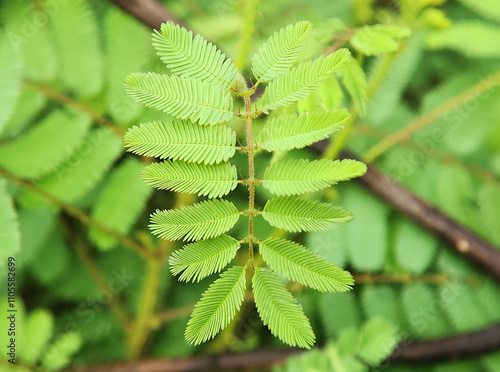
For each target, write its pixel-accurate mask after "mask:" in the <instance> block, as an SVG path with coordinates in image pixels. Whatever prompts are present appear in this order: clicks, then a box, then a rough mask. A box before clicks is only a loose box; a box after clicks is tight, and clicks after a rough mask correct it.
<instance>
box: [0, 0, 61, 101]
mask: <svg viewBox="0 0 500 372" xmlns="http://www.w3.org/2000/svg"><path fill="white" fill-rule="evenodd" d="M45 3H48V2H45ZM48 7H49V6H48V4H44V3H42V2H39V3H36V4H35V3H34V2H33V1H31V0H16V1H2V3H1V8H0V17H1V19H2V24H3V25H4V26H5V31H6V33H7V37H8V39H9V41H10V42H11V43H12V46H13V47H14V48H15V49H16V51H18V52H19V54H21V55H22V59H23V63H24V73H25V77H27V78H28V79H29V80H31V81H37V82H49V81H51V80H53V79H54V78H55V77H56V74H57V72H58V67H59V61H58V58H57V54H56V50H55V46H54V42H53V38H52V35H51V30H50V28H49V25H48V22H47V20H48V17H47V14H46V11H47V8H48ZM42 20H43V21H42ZM0 54H2V53H0ZM10 57H11V58H12V57H13V55H12V54H11V55H10ZM0 91H1V90H0ZM0 101H1V100H0Z"/></svg>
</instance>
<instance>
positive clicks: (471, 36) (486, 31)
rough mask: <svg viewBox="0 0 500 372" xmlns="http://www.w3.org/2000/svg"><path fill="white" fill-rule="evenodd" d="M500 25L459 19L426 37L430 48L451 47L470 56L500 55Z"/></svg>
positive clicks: (489, 56) (491, 56) (493, 56)
mask: <svg viewBox="0 0 500 372" xmlns="http://www.w3.org/2000/svg"><path fill="white" fill-rule="evenodd" d="M499 38H500V27H498V26H496V25H492V24H489V23H485V22H481V21H459V22H455V23H453V25H451V26H450V27H449V28H447V29H446V30H440V31H435V32H433V33H431V34H430V35H429V37H428V39H427V45H428V47H429V48H431V49H443V48H447V49H452V50H454V51H456V52H459V53H461V54H464V55H466V56H468V57H471V58H495V57H498V56H500V44H498V39H499Z"/></svg>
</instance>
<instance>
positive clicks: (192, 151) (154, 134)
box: [125, 121, 236, 164]
mask: <svg viewBox="0 0 500 372" xmlns="http://www.w3.org/2000/svg"><path fill="white" fill-rule="evenodd" d="M235 143H236V134H235V133H234V131H233V130H232V129H231V128H228V127H226V126H225V125H217V126H201V125H193V124H192V123H190V122H188V121H156V122H151V123H145V124H141V125H140V126H134V127H132V128H131V129H129V130H128V132H127V133H126V134H125V146H126V147H128V151H131V152H133V153H135V154H138V155H144V156H152V157H156V158H160V159H167V158H169V159H173V160H184V161H187V162H194V163H205V164H213V163H220V162H221V161H227V160H228V159H229V158H231V157H232V156H233V155H234V152H235Z"/></svg>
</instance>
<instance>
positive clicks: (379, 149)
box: [361, 71, 500, 163]
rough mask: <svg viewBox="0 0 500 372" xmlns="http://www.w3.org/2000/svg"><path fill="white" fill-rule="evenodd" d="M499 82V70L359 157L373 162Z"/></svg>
mask: <svg viewBox="0 0 500 372" xmlns="http://www.w3.org/2000/svg"><path fill="white" fill-rule="evenodd" d="M499 84H500V71H499V72H496V73H494V74H492V75H490V76H488V77H486V78H485V79H483V80H481V81H480V82H479V83H477V84H475V85H474V86H472V87H470V88H469V89H467V90H465V91H464V92H462V93H460V94H459V95H457V96H455V97H453V98H451V99H449V100H448V101H446V102H445V103H443V104H442V105H439V106H438V107H436V108H435V109H434V110H432V111H430V112H429V113H427V114H425V115H423V116H421V117H419V118H418V119H415V120H414V121H412V122H411V123H410V124H408V125H407V126H406V127H404V128H403V129H401V130H400V131H398V132H396V133H394V134H392V135H390V136H388V137H386V138H384V139H383V140H382V141H380V142H379V143H377V144H375V145H374V146H373V147H372V148H370V149H369V150H368V151H366V152H365V153H364V154H363V155H362V156H361V158H362V159H363V160H364V161H366V162H369V163H371V162H373V161H374V160H375V159H376V158H378V157H379V156H380V155H382V154H383V153H384V152H386V151H387V150H389V149H390V148H391V147H392V146H394V145H395V144H397V143H399V142H402V141H404V140H405V139H407V138H408V137H410V136H411V135H413V134H414V133H416V132H418V131H419V130H420V129H422V128H425V127H426V126H427V125H429V124H432V123H433V122H434V121H435V120H437V119H439V118H440V117H442V116H444V115H446V114H447V113H449V112H451V111H452V110H454V109H455V108H456V107H458V106H461V105H463V104H465V103H467V102H469V101H471V100H473V99H475V98H477V97H479V96H480V95H482V94H484V93H486V92H487V91H489V90H490V89H492V88H494V87H496V86H497V85H499Z"/></svg>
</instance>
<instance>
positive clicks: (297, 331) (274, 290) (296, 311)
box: [252, 267, 316, 349]
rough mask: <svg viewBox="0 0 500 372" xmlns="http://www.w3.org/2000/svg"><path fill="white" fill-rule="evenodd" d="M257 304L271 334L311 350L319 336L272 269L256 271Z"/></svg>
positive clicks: (253, 287) (253, 281) (255, 291)
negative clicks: (315, 334)
mask: <svg viewBox="0 0 500 372" xmlns="http://www.w3.org/2000/svg"><path fill="white" fill-rule="evenodd" d="M252 289H253V293H254V296H255V305H256V306H257V310H258V312H259V315H260V317H261V319H262V321H263V323H264V325H266V326H267V327H268V328H269V330H270V331H271V333H272V334H273V335H274V336H278V338H279V339H280V340H281V341H283V342H284V343H286V344H287V345H290V346H300V347H304V348H307V349H310V348H311V346H312V345H313V344H314V341H315V339H316V337H315V336H314V332H313V330H312V328H311V325H310V323H309V319H307V316H306V315H305V314H304V312H303V311H302V308H301V307H300V306H299V305H298V304H297V302H296V301H295V299H294V298H293V296H292V295H291V293H290V292H289V291H288V290H287V289H286V287H285V285H284V284H283V283H282V282H281V280H279V279H278V277H277V276H276V275H274V274H273V273H272V272H271V271H270V270H268V269H264V268H260V267H259V268H257V269H256V270H255V273H254V275H253V279H252Z"/></svg>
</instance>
